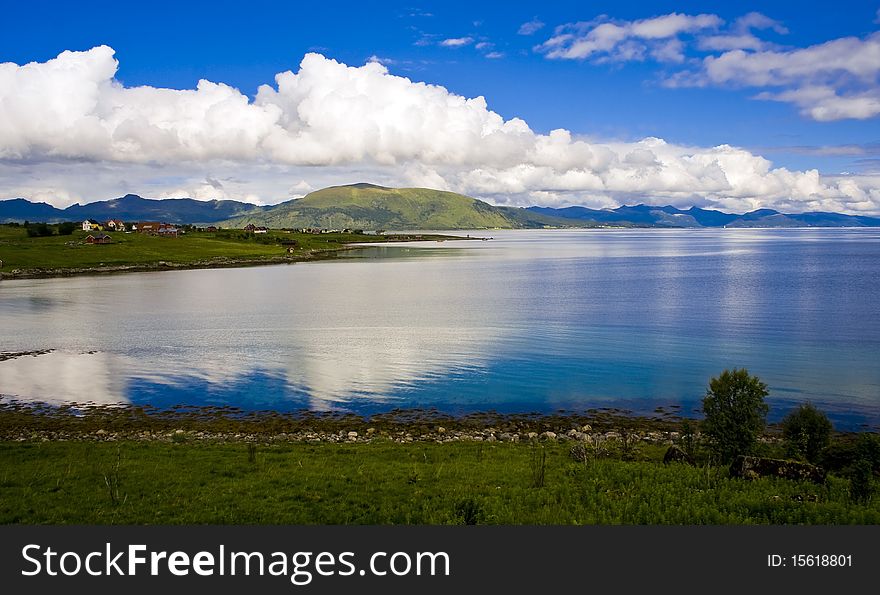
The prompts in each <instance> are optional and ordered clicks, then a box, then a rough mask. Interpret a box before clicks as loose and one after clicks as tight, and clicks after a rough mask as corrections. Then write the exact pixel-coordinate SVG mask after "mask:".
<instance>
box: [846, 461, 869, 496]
mask: <svg viewBox="0 0 880 595" xmlns="http://www.w3.org/2000/svg"><path fill="white" fill-rule="evenodd" d="M873 479H874V470H873V468H872V466H871V461H869V460H868V459H859V460H858V461H856V463H855V465H853V466H852V468H851V469H850V471H849V494H850V497H851V498H852V499H853V501H854V502H858V503H861V504H867V503H868V502H869V501H870V500H871V496H872V495H873V493H874V481H873Z"/></svg>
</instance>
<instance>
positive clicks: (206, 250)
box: [0, 225, 394, 273]
mask: <svg viewBox="0 0 880 595" xmlns="http://www.w3.org/2000/svg"><path fill="white" fill-rule="evenodd" d="M88 235H89V232H84V231H79V230H78V231H75V232H74V233H73V234H72V235H69V236H58V235H55V236H50V237H43V238H36V237H35V238H29V237H27V234H26V232H25V230H24V228H23V227H16V226H10V225H0V260H2V261H3V268H2V269H0V272H4V273H9V272H10V271H12V270H14V269H20V270H30V269H74V268H90V267H102V266H118V265H154V264H156V263H158V262H160V261H164V262H167V263H173V264H176V265H188V264H194V263H200V262H202V261H210V260H218V259H226V260H244V261H251V260H254V261H257V262H258V261H259V260H261V259H267V260H268V259H278V258H285V257H287V256H288V255H287V249H286V247H285V246H282V245H281V244H280V242H282V241H291V240H295V241H296V242H297V243H298V246H297V248H296V252H295V253H294V254H293V255H290V256H291V258H292V259H296V258H305V257H308V256H309V255H310V254H311V253H312V252H313V251H324V250H334V249H338V248H340V247H342V246H344V245H345V244H350V243H353V242H383V241H388V240H389V239H394V238H393V236H390V237H387V236H375V235H359V234H343V233H334V234H320V235H312V234H300V233H284V232H281V231H272V232H270V233H268V234H265V235H264V234H246V233H244V232H241V231H238V230H233V231H229V232H227V231H220V232H217V233H208V232H190V233H187V234H186V235H183V236H181V237H178V238H163V237H157V236H149V235H143V234H137V233H128V234H126V233H110V234H109V235H110V236H111V237H112V238H113V243H112V244H108V245H92V244H87V243H85V239H86V236H88Z"/></svg>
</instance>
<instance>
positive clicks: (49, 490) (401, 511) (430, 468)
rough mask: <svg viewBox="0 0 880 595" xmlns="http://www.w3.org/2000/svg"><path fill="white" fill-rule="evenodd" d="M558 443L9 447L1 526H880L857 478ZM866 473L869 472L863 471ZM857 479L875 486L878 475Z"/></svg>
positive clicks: (0, 486)
mask: <svg viewBox="0 0 880 595" xmlns="http://www.w3.org/2000/svg"><path fill="white" fill-rule="evenodd" d="M568 450H569V449H568V446H566V445H565V444H559V443H547V444H541V445H534V444H508V443H496V444H484V443H472V442H471V443H466V442H460V443H455V444H436V443H412V444H398V443H391V442H388V441H382V440H376V441H373V442H370V443H362V444H303V443H297V444H276V445H248V444H242V443H226V444H217V443H213V444H212V443H207V444H201V443H188V442H185V441H180V442H174V441H172V442H170V443H169V442H146V443H136V442H123V443H109V442H105V443H93V442H47V443H17V444H12V443H0V522H2V523H70V524H75V523H108V524H109V523H113V524H116V523H125V524H128V523H134V524H142V523H148V524H149V523H181V524H185V523H231V524H251V523H266V524H286V523H290V524H301V523H307V524H310V523H318V524H352V523H367V524H386V523H394V524H398V523H406V524H483V523H492V524H594V523H600V524H618V523H625V524H752V523H771V524H786V523H797V524H800V523H808V524H809V523H833V524H838V523H857V524H875V523H878V522H880V504H878V502H877V499H872V498H870V496H867V497H865V496H864V494H863V492H853V484H852V482H850V481H849V480H848V479H847V478H844V477H838V476H831V477H829V478H828V480H827V482H826V483H825V484H822V485H817V484H812V483H808V482H799V481H790V480H784V479H771V478H763V479H757V480H753V481H745V480H740V479H732V478H730V477H729V475H728V473H727V470H726V468H725V467H717V466H709V465H701V466H689V465H686V464H681V463H674V464H670V465H664V464H662V463H661V462H660V460H661V458H662V455H663V450H664V449H663V448H662V447H660V446H652V447H645V448H642V449H640V452H639V454H638V457H637V458H636V460H633V461H622V460H620V459H618V458H615V457H614V456H613V455H608V456H600V457H592V456H591V457H590V458H588V459H586V461H585V462H576V461H573V460H572V459H571V458H570V457H569V455H568ZM863 466H864V464H863ZM860 477H861V479H860V480H857V482H856V484H855V486H856V489H857V490H859V489H864V488H862V487H861V484H860V483H859V481H862V482H863V481H864V478H865V477H867V482H868V483H870V482H871V481H873V480H872V479H871V475H870V469H869V471H868V473H867V474H865V473H863V474H862V476H860Z"/></svg>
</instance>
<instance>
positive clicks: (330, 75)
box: [0, 21, 880, 212]
mask: <svg viewBox="0 0 880 595" xmlns="http://www.w3.org/2000/svg"><path fill="white" fill-rule="evenodd" d="M675 22H678V21H675ZM675 22H663V23H655V24H653V25H652V27H649V28H648V29H644V30H642V29H640V31H642V33H641V34H644V35H648V34H651V35H657V36H659V35H665V34H667V33H668V32H669V31H671V30H675V28H676V27H677V26H680V25H675ZM115 70H116V61H115V60H114V57H113V51H112V50H111V49H110V48H107V47H99V48H95V49H93V50H90V51H87V52H64V53H62V54H61V55H59V56H58V58H55V59H54V60H50V61H48V62H45V63H33V64H27V65H24V66H18V65H15V64H2V65H0V83H2V84H0V156H2V157H0V193H2V194H5V195H7V196H22V195H23V196H26V197H30V198H36V197H40V196H46V195H50V194H52V193H53V192H55V193H56V194H54V195H53V198H51V200H50V202H53V204H57V205H63V204H65V203H69V202H70V201H73V200H79V199H81V198H86V199H91V200H95V199H99V198H107V197H108V194H104V195H103V196H94V195H93V194H92V193H94V192H96V191H97V190H98V189H105V188H112V189H114V190H113V194H109V195H110V196H112V195H119V194H121V193H122V192H132V191H133V192H139V193H142V194H145V195H148V196H194V197H196V198H205V199H209V198H236V199H244V200H248V201H250V202H258V203H265V202H277V201H279V200H284V199H286V198H287V197H289V196H291V195H298V194H300V193H302V192H304V191H307V190H308V189H309V188H317V187H321V186H324V185H330V184H334V183H337V184H338V183H347V182H356V181H374V182H377V183H384V184H388V185H395V184H402V183H409V184H413V185H426V186H431V187H436V188H441V189H449V190H456V191H459V192H465V193H468V194H472V195H476V196H479V197H482V198H487V199H489V200H495V201H497V202H504V203H506V204H520V205H527V204H534V203H536V202H543V203H544V204H557V205H562V204H590V205H594V206H597V205H601V206H606V205H608V204H609V203H611V202H613V201H615V200H618V201H619V200H624V199H626V198H628V197H633V196H638V198H639V200H645V201H651V202H655V201H666V202H670V203H672V204H678V205H689V204H693V203H695V202H699V203H700V204H707V205H710V204H711V205H715V206H717V207H721V208H728V209H733V210H744V209H749V208H755V207H757V206H776V205H781V204H785V205H787V206H789V207H791V208H792V210H805V209H808V208H817V207H823V208H826V207H827V208H832V207H833V208H835V209H838V208H839V210H857V211H864V212H878V211H880V193H878V188H880V181H878V179H877V178H873V177H861V178H858V179H856V178H840V179H833V178H824V177H822V176H820V175H819V173H818V172H817V171H815V170H811V171H792V170H788V169H786V168H777V167H774V166H773V164H772V163H771V162H770V161H768V160H767V159H765V158H763V157H761V156H759V155H755V154H753V153H751V152H749V151H746V150H744V149H741V148H737V147H731V146H727V145H721V146H717V147H709V148H704V147H687V146H681V145H674V144H670V143H667V142H665V141H663V140H662V139H657V138H646V139H642V140H640V141H637V142H600V141H596V140H593V139H589V138H585V137H579V136H576V135H573V134H572V133H571V132H569V131H567V130H563V129H558V130H553V131H551V132H550V133H548V134H539V133H536V132H534V131H533V130H531V128H530V127H529V126H528V125H527V124H526V122H524V121H523V120H521V119H518V118H512V119H504V118H503V117H502V116H500V115H499V114H497V113H496V112H493V111H491V110H490V109H489V108H488V105H487V103H486V100H485V99H484V98H483V97H475V98H466V97H462V96H459V95H456V94H454V93H451V92H450V91H448V90H447V89H445V88H443V87H440V86H437V85H430V84H426V83H421V82H413V81H411V80H410V79H408V78H404V77H400V76H394V75H391V74H390V73H389V72H388V70H387V68H386V67H385V66H384V65H382V64H380V63H378V62H375V61H370V62H367V63H366V64H364V65H363V66H359V67H352V66H347V65H345V64H341V63H339V62H337V61H334V60H331V59H328V58H325V57H324V56H321V55H319V54H307V55H306V56H305V57H304V58H303V60H302V62H301V64H300V68H299V70H298V71H297V72H292V71H287V72H282V73H279V74H278V75H276V77H275V85H274V86H270V85H264V86H262V87H260V88H259V90H258V92H257V94H256V97H255V98H254V99H253V100H249V99H248V98H247V97H246V96H245V95H243V94H242V93H240V92H239V91H238V90H236V89H234V88H232V87H229V86H227V85H224V84H220V83H213V82H209V81H205V80H203V81H200V82H199V83H198V85H197V87H196V88H195V89H189V90H173V89H157V88H152V87H125V86H123V85H122V84H121V83H119V82H118V81H116V80H115V78H114V75H115ZM828 109H831V107H829V108H828ZM836 109H843V108H841V107H840V106H837V107H836ZM249 180H250V181H249ZM292 180H300V182H298V183H297V184H296V185H295V186H293V187H291V183H292ZM64 192H66V193H67V194H64ZM90 194H92V195H91V196H90ZM798 205H799V206H800V208H796V207H798Z"/></svg>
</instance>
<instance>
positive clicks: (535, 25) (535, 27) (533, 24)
mask: <svg viewBox="0 0 880 595" xmlns="http://www.w3.org/2000/svg"><path fill="white" fill-rule="evenodd" d="M543 28H544V23H542V22H541V21H539V20H538V19H537V18H534V19H532V20H531V21H528V22H526V23H523V24H522V25H520V26H519V30H518V31H517V34H519V35H534V34H535V33H537V32H538V31H540V30H541V29H543Z"/></svg>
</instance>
